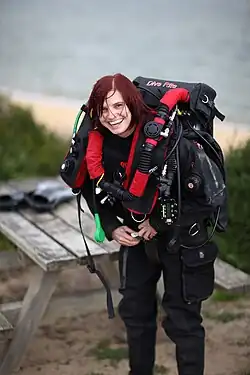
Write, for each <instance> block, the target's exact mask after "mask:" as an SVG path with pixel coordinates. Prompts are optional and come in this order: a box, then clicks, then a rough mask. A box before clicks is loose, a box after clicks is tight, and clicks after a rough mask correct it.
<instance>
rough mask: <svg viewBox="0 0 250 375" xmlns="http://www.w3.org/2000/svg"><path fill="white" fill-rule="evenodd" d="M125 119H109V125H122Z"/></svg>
mask: <svg viewBox="0 0 250 375" xmlns="http://www.w3.org/2000/svg"><path fill="white" fill-rule="evenodd" d="M122 121H123V118H122V119H117V120H113V121H109V125H111V126H116V125H120V124H121V123H122Z"/></svg>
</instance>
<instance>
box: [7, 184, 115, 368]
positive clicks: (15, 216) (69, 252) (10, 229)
mask: <svg viewBox="0 0 250 375" xmlns="http://www.w3.org/2000/svg"><path fill="white" fill-rule="evenodd" d="M48 180H52V179H46V181H48ZM55 180H58V181H59V180H60V179H59V178H55ZM41 181H42V180H41V179H39V180H38V179H28V180H24V181H10V182H8V183H6V184H4V185H0V195H2V194H9V193H12V192H15V191H22V192H30V191H33V190H34V189H35V188H36V186H37V184H38V182H41ZM62 184H63V181H62ZM65 188H66V187H65ZM81 205H82V208H83V210H84V211H85V212H84V214H82V228H83V232H84V234H85V238H86V241H87V244H88V246H89V249H90V251H91V254H92V255H93V257H94V259H98V258H103V257H108V258H109V259H110V258H112V260H114V259H115V256H114V255H115V254H116V253H117V252H118V245H117V244H115V243H114V242H112V243H109V242H108V241H106V240H105V241H104V243H102V244H98V243H96V242H95V241H94V240H93V238H94V231H95V225H94V221H93V218H92V215H91V213H90V211H89V210H88V207H87V205H86V203H85V201H84V200H83V199H82V202H81ZM0 230H1V232H2V233H3V234H4V235H5V236H6V237H7V238H8V239H10V240H11V241H12V242H13V243H14V244H15V245H16V246H17V247H18V248H19V249H20V250H21V251H22V252H23V253H24V254H25V255H26V256H27V257H28V258H29V259H31V260H32V262H34V263H35V264H36V265H37V270H36V272H34V274H33V276H32V278H31V280H30V282H29V287H28V290H27V292H26V295H25V297H24V300H23V303H22V307H21V309H20V311H19V314H18V320H17V322H16V324H15V327H14V330H13V327H12V326H11V324H10V323H9V322H8V321H7V319H6V318H5V317H4V315H3V314H1V312H0V314H1V315H0V335H1V333H2V335H3V334H4V338H6V337H7V338H8V339H10V338H11V341H10V344H9V345H8V348H7V351H6V353H5V356H4V357H3V360H2V363H1V361H0V374H1V375H9V374H11V373H12V371H13V370H15V369H16V368H18V366H19V365H20V362H21V360H22V358H23V355H24V353H25V352H26V349H27V348H28V346H29V344H30V342H31V340H32V337H33V335H34V334H35V332H36V330H37V328H38V326H39V324H40V322H41V319H42V317H43V315H44V313H45V311H46V308H47V306H48V304H49V302H50V299H51V297H52V294H53V292H54V291H55V288H56V284H57V280H58V277H59V274H60V272H61V271H62V270H64V269H66V268H72V267H76V266H79V264H81V265H84V264H86V263H87V253H86V249H85V246H84V242H83V238H82V235H81V233H80V228H79V222H78V216H77V206H76V199H74V197H73V199H72V200H71V201H69V202H67V203H63V204H61V205H59V206H58V207H57V208H56V209H55V210H53V211H52V212H45V213H38V212H35V211H34V210H32V209H30V208H28V209H27V208H25V209H21V210H19V211H10V212H3V211H2V212H0ZM99 267H100V264H99ZM102 272H104V273H105V270H102ZM106 272H107V271H106ZM106 276H107V275H106ZM104 307H105V306H104ZM11 331H13V332H12V333H11ZM0 341H1V338H0Z"/></svg>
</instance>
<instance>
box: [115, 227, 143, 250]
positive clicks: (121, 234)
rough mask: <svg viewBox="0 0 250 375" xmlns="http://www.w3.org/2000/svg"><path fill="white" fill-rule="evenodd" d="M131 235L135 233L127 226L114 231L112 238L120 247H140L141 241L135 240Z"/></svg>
mask: <svg viewBox="0 0 250 375" xmlns="http://www.w3.org/2000/svg"><path fill="white" fill-rule="evenodd" d="M131 233H134V231H133V230H132V229H130V228H129V227H127V226H126V225H122V226H120V227H118V228H116V229H115V230H114V231H113V233H112V238H113V240H115V241H116V242H118V243H119V244H120V245H123V246H135V245H138V243H139V242H140V239H138V238H133V237H132V236H131Z"/></svg>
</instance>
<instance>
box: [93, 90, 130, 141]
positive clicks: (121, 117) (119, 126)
mask: <svg viewBox="0 0 250 375" xmlns="http://www.w3.org/2000/svg"><path fill="white" fill-rule="evenodd" d="M131 118H132V116H131V112H130V110H129V108H128V106H127V105H126V103H125V101H124V100H123V97H122V95H121V93H120V92H119V91H118V90H115V91H114V90H112V91H109V92H108V94H107V97H106V99H105V100H104V103H103V108H102V113H101V115H100V116H99V120H100V123H101V124H102V126H104V127H105V128H107V129H108V130H109V131H110V132H111V133H113V134H115V135H118V136H120V137H127V136H128V135H129V134H131V132H132V131H133V129H131V128H130V129H129V126H130V123H131Z"/></svg>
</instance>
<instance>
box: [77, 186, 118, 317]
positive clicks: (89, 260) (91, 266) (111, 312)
mask: <svg viewBox="0 0 250 375" xmlns="http://www.w3.org/2000/svg"><path fill="white" fill-rule="evenodd" d="M76 201H77V212H78V221H79V227H80V231H81V235H82V238H83V242H84V245H85V247H86V251H87V268H88V270H89V272H90V273H95V274H96V275H97V277H99V279H100V281H101V283H102V284H103V286H104V288H105V290H106V294H107V310H108V316H109V319H112V318H114V317H115V312H114V305H113V299H112V294H111V290H110V287H109V284H108V282H107V280H106V279H105V277H104V275H103V274H102V272H101V271H100V270H98V269H97V268H96V265H95V262H94V259H93V257H92V255H91V253H90V250H89V247H88V244H87V241H86V238H85V236H84V233H83V229H82V222H81V212H84V210H83V209H82V208H81V193H79V194H78V195H77V196H76ZM79 260H80V264H85V263H84V262H83V259H82V258H80V259H79Z"/></svg>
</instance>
